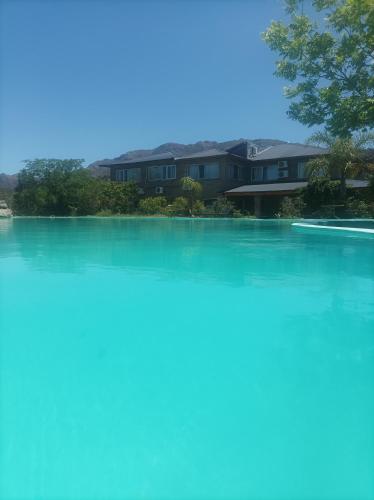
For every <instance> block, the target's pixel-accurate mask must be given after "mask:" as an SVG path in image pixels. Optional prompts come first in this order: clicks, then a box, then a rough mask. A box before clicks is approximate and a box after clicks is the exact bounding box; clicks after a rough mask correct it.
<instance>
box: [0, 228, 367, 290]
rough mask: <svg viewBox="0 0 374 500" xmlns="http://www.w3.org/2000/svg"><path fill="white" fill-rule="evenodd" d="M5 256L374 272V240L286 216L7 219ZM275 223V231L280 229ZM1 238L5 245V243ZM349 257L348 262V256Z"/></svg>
mask: <svg viewBox="0 0 374 500" xmlns="http://www.w3.org/2000/svg"><path fill="white" fill-rule="evenodd" d="M1 222H2V226H0V257H2V256H3V257H4V256H5V257H8V258H9V257H18V258H19V257H21V258H22V259H23V261H24V262H25V263H26V265H28V266H31V267H32V268H34V269H35V270H38V271H45V272H57V273H81V272H84V271H85V270H87V269H89V268H90V267H92V266H96V267H102V268H114V269H115V268H118V269H122V270H128V271H132V272H139V273H142V272H152V273H156V274H157V275H159V277H160V278H163V279H180V278H181V277H182V278H183V279H192V280H206V279H213V280H223V281H224V282H226V283H230V284H232V285H234V286H240V285H243V284H248V280H251V279H255V280H256V282H258V283H261V280H262V279H264V280H265V281H266V282H267V281H268V280H287V281H289V280H293V279H295V280H298V279H299V278H300V277H302V279H305V275H306V274H307V275H308V276H309V279H311V280H312V281H314V280H315V278H316V277H318V279H321V277H324V278H326V279H330V277H331V278H332V279H334V276H331V275H332V272H331V271H335V272H336V273H341V272H349V273H350V274H352V275H354V276H368V275H373V273H374V259H372V258H371V257H372V255H373V254H372V252H373V242H371V241H366V242H365V241H363V240H362V239H361V240H360V239H350V240H349V241H342V240H341V239H334V238H326V237H324V236H323V235H322V236H321V237H320V238H316V237H315V235H312V236H309V237H308V235H300V234H295V232H293V231H292V228H291V227H290V224H289V223H284V222H282V221H279V222H278V221H276V222H274V221H271V222H270V221H269V222H267V221H243V220H210V221H203V220H196V219H195V220H186V219H179V220H178V219H177V220H170V219H161V220H160V219H140V220H139V219H138V220H137V219H121V218H113V219H94V218H92V219H89V218H87V219H74V218H72V219H15V220H13V221H11V222H10V221H1ZM274 228H276V232H275V231H274ZM1 238H2V239H3V244H1V241H2V240H1ZM347 256H349V258H347V259H345V260H341V257H347ZM342 264H343V265H342Z"/></svg>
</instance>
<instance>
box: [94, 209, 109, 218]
mask: <svg viewBox="0 0 374 500" xmlns="http://www.w3.org/2000/svg"><path fill="white" fill-rule="evenodd" d="M96 215H97V217H111V216H112V215H113V213H112V211H111V210H100V211H99V212H97V214H96Z"/></svg>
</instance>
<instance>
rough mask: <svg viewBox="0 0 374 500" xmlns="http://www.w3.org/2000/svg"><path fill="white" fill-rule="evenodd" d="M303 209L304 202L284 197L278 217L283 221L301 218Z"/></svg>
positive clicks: (299, 199) (298, 198)
mask: <svg viewBox="0 0 374 500" xmlns="http://www.w3.org/2000/svg"><path fill="white" fill-rule="evenodd" d="M303 208H304V202H303V200H302V199H301V198H300V197H297V198H290V197H289V196H285V197H284V198H283V200H282V202H281V206H280V212H279V216H280V217H283V218H285V219H294V218H297V217H301V216H302V213H303Z"/></svg>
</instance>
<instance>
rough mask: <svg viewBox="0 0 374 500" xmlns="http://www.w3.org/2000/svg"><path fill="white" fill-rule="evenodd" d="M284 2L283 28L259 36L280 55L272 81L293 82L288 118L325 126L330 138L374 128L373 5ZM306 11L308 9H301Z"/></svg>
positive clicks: (358, 0) (367, 1) (369, 1)
mask: <svg viewBox="0 0 374 500" xmlns="http://www.w3.org/2000/svg"><path fill="white" fill-rule="evenodd" d="M311 6H312V8H314V10H315V13H314V14H315V15H313V19H312V18H311V17H308V15H307V14H306V13H305V11H304V2H303V0H286V11H287V14H288V15H289V16H290V19H289V22H288V23H287V24H286V23H284V22H281V21H273V22H272V23H271V25H270V27H269V28H268V29H267V30H266V32H265V33H263V38H264V40H265V42H266V43H267V44H268V45H269V47H270V48H271V50H273V51H275V52H277V53H278V55H279V56H280V59H279V60H278V61H277V63H276V64H277V68H276V71H275V75H276V76H279V77H281V78H284V79H286V80H288V81H290V82H292V86H289V87H286V88H285V95H286V97H287V98H289V99H294V100H295V101H294V102H292V103H291V105H290V107H289V111H288V115H289V116H290V117H291V118H292V119H294V120H297V121H299V122H301V123H303V124H305V125H308V126H313V125H320V124H325V127H326V129H327V131H328V132H330V133H331V134H332V135H334V136H339V137H347V136H350V135H351V134H352V132H354V131H357V130H362V129H370V128H372V127H373V126H374V74H373V69H374V65H373V47H374V3H373V0H312V1H311ZM305 7H306V6H305Z"/></svg>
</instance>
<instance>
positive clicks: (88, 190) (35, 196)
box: [13, 159, 139, 216]
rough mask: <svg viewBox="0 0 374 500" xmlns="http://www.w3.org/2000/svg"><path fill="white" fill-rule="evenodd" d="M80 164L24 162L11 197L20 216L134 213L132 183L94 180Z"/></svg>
mask: <svg viewBox="0 0 374 500" xmlns="http://www.w3.org/2000/svg"><path fill="white" fill-rule="evenodd" d="M82 163H83V160H73V159H70V160H58V159H36V160H28V161H26V166H25V168H23V169H22V170H21V172H20V174H19V180H18V185H17V188H16V191H15V194H14V203H13V205H14V209H15V212H16V213H17V214H20V215H56V216H64V215H92V214H95V213H97V212H98V211H103V210H107V211H110V212H112V213H128V212H132V211H134V210H135V208H136V206H137V202H138V198H139V195H138V188H137V186H136V184H135V183H130V182H128V183H117V182H111V181H106V180H102V179H95V178H93V177H92V176H91V174H90V172H89V171H87V170H86V169H85V168H83V167H82Z"/></svg>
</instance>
